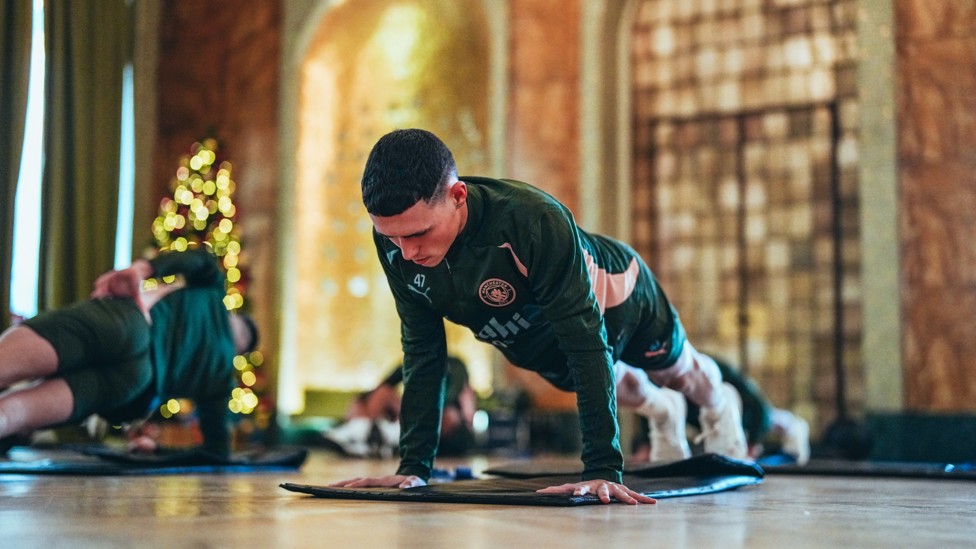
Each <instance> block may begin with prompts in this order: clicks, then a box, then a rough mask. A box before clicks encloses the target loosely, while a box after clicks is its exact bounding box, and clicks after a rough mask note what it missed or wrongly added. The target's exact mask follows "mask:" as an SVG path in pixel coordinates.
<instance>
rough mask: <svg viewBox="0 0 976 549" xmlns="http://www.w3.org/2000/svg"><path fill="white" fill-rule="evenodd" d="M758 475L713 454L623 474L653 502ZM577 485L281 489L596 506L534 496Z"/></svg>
mask: <svg viewBox="0 0 976 549" xmlns="http://www.w3.org/2000/svg"><path fill="white" fill-rule="evenodd" d="M762 481H763V471H762V469H761V468H759V467H758V466H756V465H754V464H751V463H746V462H740V461H736V460H730V459H726V458H723V457H721V456H716V455H714V454H708V455H704V456H698V457H695V458H691V459H688V460H683V461H679V462H673V463H670V464H667V465H661V466H654V467H648V468H645V469H643V470H635V471H631V472H627V473H625V474H624V484H625V485H626V486H627V487H628V488H630V489H632V490H634V491H636V492H640V493H642V494H644V495H647V496H650V497H653V498H658V499H661V498H671V497H681V496H694V495H700V494H711V493H715V492H722V491H725V490H732V489H734V488H739V487H741V486H748V485H752V484H759V483H761V482H762ZM571 482H579V473H575V474H574V473H570V474H551V473H546V474H543V475H539V476H531V477H519V478H511V477H509V478H484V479H479V480H463V481H457V482H445V483H439V484H430V485H427V486H418V487H416V488H407V489H402V490H401V489H398V488H335V487H329V486H309V485H301V484H292V483H285V484H282V485H281V487H282V488H284V489H285V490H289V491H292V492H299V493H304V494H310V495H312V496H315V497H320V498H331V499H353V500H377V501H421V502H436V503H481V504H501V505H541V506H559V507H569V506H576V505H593V504H598V503H600V500H599V498H597V497H596V496H594V495H589V494H588V495H585V496H574V495H571V494H539V493H537V492H536V490H539V489H542V488H546V487H547V486H556V485H559V484H564V483H571Z"/></svg>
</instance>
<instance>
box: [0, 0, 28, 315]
mask: <svg viewBox="0 0 976 549" xmlns="http://www.w3.org/2000/svg"><path fill="white" fill-rule="evenodd" d="M31 4H32V2H31V0H0V21H2V23H0V331H2V330H5V329H6V328H7V327H8V326H10V269H11V263H12V259H13V235H14V201H15V198H16V196H17V176H18V175H19V173H20V155H21V153H22V152H23V146H24V122H25V119H26V116H27V86H28V83H29V81H30V49H31V11H32V5H31Z"/></svg>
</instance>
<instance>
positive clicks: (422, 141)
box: [362, 129, 457, 217]
mask: <svg viewBox="0 0 976 549" xmlns="http://www.w3.org/2000/svg"><path fill="white" fill-rule="evenodd" d="M456 172H457V167H456V166H455V164H454V155H452V154H451V150H450V149H448V148H447V145H445V144H444V142H443V141H441V140H440V138H438V137H437V136H436V135H434V134H432V133H431V132H429V131H427V130H420V129H405V130H394V131H392V132H390V133H388V134H386V135H384V136H383V137H381V138H380V140H379V141H377V142H376V145H374V146H373V150H372V151H370V153H369V158H368V159H367V160H366V168H365V169H364V170H363V180H362V192H363V204H364V205H365V206H366V211H368V212H369V213H371V214H373V215H378V216H381V217H389V216H391V215H398V214H401V213H403V212H404V211H406V210H407V209H409V208H411V207H413V205H414V204H416V203H417V202H420V201H421V200H423V201H424V202H428V203H430V202H433V201H436V200H439V199H440V197H441V196H443V193H444V190H445V189H444V185H443V183H445V182H446V180H447V179H448V178H449V177H450V176H451V175H453V174H455V173H456Z"/></svg>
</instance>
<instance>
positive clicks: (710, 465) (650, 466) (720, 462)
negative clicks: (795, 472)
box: [484, 454, 764, 478]
mask: <svg viewBox="0 0 976 549" xmlns="http://www.w3.org/2000/svg"><path fill="white" fill-rule="evenodd" d="M763 471H764V470H763V468H762V467H760V466H759V465H757V464H756V463H754V462H752V461H740V460H737V459H732V458H728V457H725V456H721V455H718V454H701V455H697V456H694V457H690V458H688V459H683V460H679V461H669V462H663V463H662V462H659V463H649V462H634V463H627V464H626V465H624V474H625V475H634V476H640V477H681V476H697V475H700V474H703V473H705V474H707V473H715V472H718V473H722V474H729V475H745V476H756V477H760V478H762V476H763ZM582 472H583V464H582V463H580V461H579V459H577V458H544V459H532V460H521V461H513V462H511V463H505V464H502V465H497V466H494V467H489V468H488V469H485V470H484V474H486V475H495V476H499V477H507V478H534V477H544V476H565V475H579V474H580V473H582Z"/></svg>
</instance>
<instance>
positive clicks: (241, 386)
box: [148, 138, 272, 437]
mask: <svg viewBox="0 0 976 549" xmlns="http://www.w3.org/2000/svg"><path fill="white" fill-rule="evenodd" d="M217 151H218V144H217V140H216V139H212V138H210V139H205V140H203V141H202V142H200V143H194V144H193V146H192V148H191V154H188V155H185V156H183V157H182V158H181V159H180V165H179V167H178V168H177V170H176V175H175V177H174V178H173V179H172V181H171V184H170V188H171V190H172V195H171V196H167V197H164V198H163V199H162V201H161V202H160V204H159V215H158V216H157V217H156V219H155V220H154V221H153V224H152V234H153V240H154V243H155V246H154V247H155V249H156V250H158V251H161V250H174V251H184V250H186V249H187V248H190V247H194V246H206V247H208V248H210V249H211V250H212V251H213V253H214V255H216V256H217V257H218V258H219V259H220V263H221V265H222V266H223V270H224V272H225V274H226V278H227V282H226V285H227V294H226V295H225V296H224V305H225V306H226V307H227V310H228V311H235V310H242V311H243V310H246V305H247V302H246V300H245V297H244V296H245V293H246V288H247V273H246V269H245V268H244V266H243V264H242V262H241V257H242V256H241V241H240V233H239V230H238V226H237V213H238V212H237V207H236V206H235V205H234V201H233V194H234V190H235V184H234V179H233V177H232V173H231V171H232V166H231V164H230V162H228V161H226V160H220V159H219V158H218V153H217ZM163 282H164V283H169V282H172V280H167V279H166V278H164V279H163ZM154 283H156V282H155V281H149V282H148V284H150V285H152V284H154ZM263 362H264V357H263V355H262V354H261V352H260V351H254V352H251V353H247V354H244V355H238V356H236V357H234V368H235V369H236V371H237V382H238V383H237V388H235V389H234V391H233V393H232V394H231V395H228V399H229V400H228V403H227V406H228V408H229V409H230V410H231V411H232V412H233V413H234V414H235V415H237V416H239V417H238V421H237V422H236V426H237V431H238V433H237V434H238V435H239V437H247V436H249V435H252V434H254V433H258V432H263V431H264V430H265V429H267V427H268V426H269V424H270V421H271V410H272V407H271V405H270V402H269V401H270V399H269V398H268V397H267V396H266V395H265V394H264V392H265V390H266V388H267V387H266V376H265V375H264V373H263V371H262V369H261V368H260V367H261V365H262V363H263ZM192 412H193V408H192V403H190V402H187V401H182V400H176V399H173V400H170V401H168V402H165V403H163V405H162V406H161V407H160V410H159V413H160V414H161V415H162V417H163V418H167V419H168V418H172V417H177V418H178V417H179V416H181V415H185V414H192Z"/></svg>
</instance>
